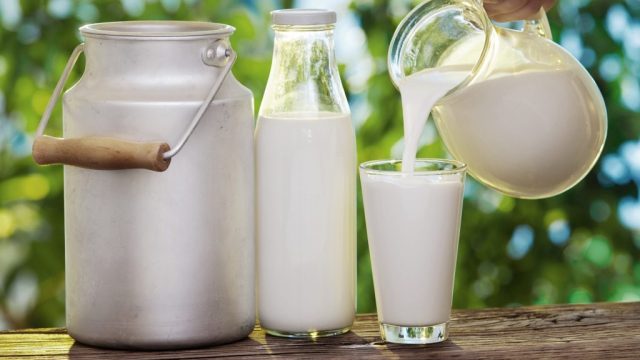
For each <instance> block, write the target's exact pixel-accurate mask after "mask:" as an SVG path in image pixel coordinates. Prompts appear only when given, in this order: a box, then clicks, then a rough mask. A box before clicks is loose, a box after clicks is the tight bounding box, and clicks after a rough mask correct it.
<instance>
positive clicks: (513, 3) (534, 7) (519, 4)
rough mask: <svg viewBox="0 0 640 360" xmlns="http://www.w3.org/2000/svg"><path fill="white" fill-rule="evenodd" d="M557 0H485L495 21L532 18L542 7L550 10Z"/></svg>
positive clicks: (490, 15)
mask: <svg viewBox="0 0 640 360" xmlns="http://www.w3.org/2000/svg"><path fill="white" fill-rule="evenodd" d="M555 3H556V0H484V1H483V4H484V9H485V10H487V14H489V17H490V18H492V19H493V20H495V21H500V22H506V21H515V20H524V19H531V18H532V17H533V16H534V15H535V14H537V13H538V11H539V10H540V8H541V7H544V8H545V10H549V9H550V8H552V7H553V5H555Z"/></svg>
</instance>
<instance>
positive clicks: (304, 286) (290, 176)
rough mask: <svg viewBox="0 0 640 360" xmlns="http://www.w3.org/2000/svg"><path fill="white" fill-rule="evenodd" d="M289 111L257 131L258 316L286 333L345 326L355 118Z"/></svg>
mask: <svg viewBox="0 0 640 360" xmlns="http://www.w3.org/2000/svg"><path fill="white" fill-rule="evenodd" d="M287 116H288V117H287V118H271V117H264V116H262V117H260V118H259V120H258V128H257V130H256V164H257V168H256V170H257V174H256V175H257V176H256V178H257V179H258V188H257V193H258V199H257V208H258V213H259V214H261V216H259V217H258V219H257V230H258V231H257V237H258V254H259V255H258V284H259V286H258V299H259V301H258V311H259V315H260V323H261V325H262V326H263V327H264V328H267V329H271V330H277V331H286V332H313V331H322V330H336V329H343V328H347V327H350V326H351V324H352V322H353V320H354V316H355V284H356V264H355V261H356V222H355V220H356V194H355V189H356V156H355V151H356V150H355V138H354V133H353V127H352V124H351V119H350V116H349V115H343V114H339V115H336V114H331V113H320V114H317V113H315V114H311V115H304V114H297V115H296V114H287ZM309 116H313V117H309Z"/></svg>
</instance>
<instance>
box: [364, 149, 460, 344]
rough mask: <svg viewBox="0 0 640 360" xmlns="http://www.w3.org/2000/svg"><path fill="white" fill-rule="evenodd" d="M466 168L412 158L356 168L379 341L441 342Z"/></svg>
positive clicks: (452, 162)
mask: <svg viewBox="0 0 640 360" xmlns="http://www.w3.org/2000/svg"><path fill="white" fill-rule="evenodd" d="M466 169H467V167H466V165H465V164H463V163H461V162H458V161H455V160H439V159H418V160H416V163H415V169H414V172H413V173H406V172H405V173H403V172H402V161H401V160H379V161H370V162H366V163H363V164H361V165H360V180H361V182H362V196H363V200H364V209H365V218H366V223H367V235H368V238H369V251H370V253H371V265H372V269H373V281H374V288H375V295H376V305H377V308H378V321H379V323H380V332H381V335H382V339H383V340H386V341H388V342H392V343H400V344H428V343H435V342H441V341H444V340H446V339H447V334H448V331H447V322H448V321H449V316H450V314H451V300H452V296H453V278H454V272H455V266H456V254H457V250H458V237H459V235H460V220H461V215H462V198H463V190H464V179H465V175H466Z"/></svg>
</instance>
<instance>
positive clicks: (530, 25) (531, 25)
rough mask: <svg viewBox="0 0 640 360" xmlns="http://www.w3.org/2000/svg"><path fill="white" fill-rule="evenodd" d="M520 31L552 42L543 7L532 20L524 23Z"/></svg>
mask: <svg viewBox="0 0 640 360" xmlns="http://www.w3.org/2000/svg"><path fill="white" fill-rule="evenodd" d="M522 31H524V32H528V33H531V34H536V35H538V36H541V37H543V38H545V39H549V40H553V35H552V34H551V27H550V26H549V19H547V12H546V11H544V7H540V10H539V11H538V13H537V14H536V15H534V17H533V18H532V19H529V20H525V21H524V26H523V29H522Z"/></svg>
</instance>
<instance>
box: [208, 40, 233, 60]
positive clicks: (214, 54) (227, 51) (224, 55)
mask: <svg viewBox="0 0 640 360" xmlns="http://www.w3.org/2000/svg"><path fill="white" fill-rule="evenodd" d="M230 56H231V47H230V46H229V44H228V43H227V42H226V41H224V40H216V41H214V42H212V43H211V44H209V46H207V47H206V48H204V50H203V52H202V61H203V62H204V63H205V64H207V65H210V66H224V65H225V64H226V63H227V60H228V59H229V57H230Z"/></svg>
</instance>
